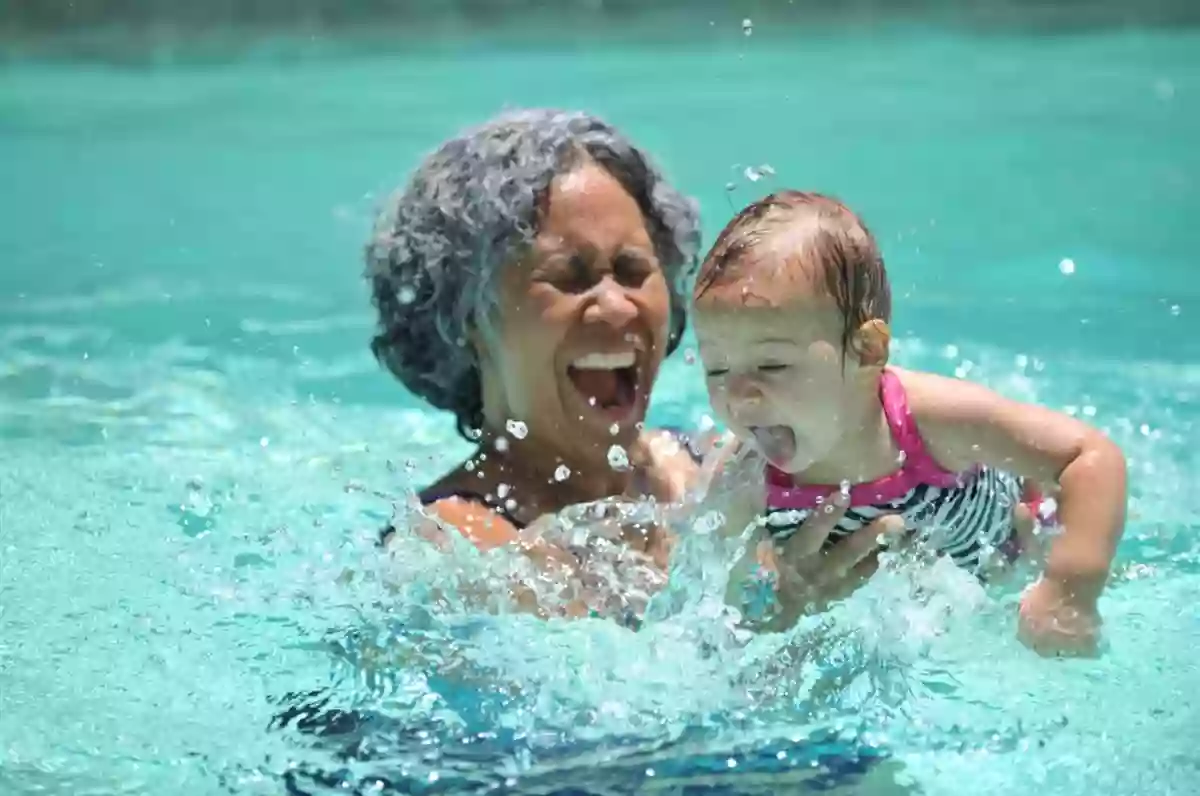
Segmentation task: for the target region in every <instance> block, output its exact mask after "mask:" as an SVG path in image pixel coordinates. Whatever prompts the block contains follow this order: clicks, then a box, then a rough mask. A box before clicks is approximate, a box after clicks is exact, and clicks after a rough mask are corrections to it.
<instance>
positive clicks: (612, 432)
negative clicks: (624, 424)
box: [608, 423, 621, 437]
mask: <svg viewBox="0 0 1200 796" xmlns="http://www.w3.org/2000/svg"><path fill="white" fill-rule="evenodd" d="M608 433H609V434H610V435H612V436H614V437H615V436H617V434H619V433H621V426H620V425H619V424H617V423H613V424H612V425H611V426H609V427H608Z"/></svg>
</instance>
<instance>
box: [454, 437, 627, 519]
mask: <svg viewBox="0 0 1200 796" xmlns="http://www.w3.org/2000/svg"><path fill="white" fill-rule="evenodd" d="M502 439H503V440H506V442H504V443H500V440H502ZM498 443H499V444H498ZM587 452H588V453H589V454H590V455H588V456H586V457H584V456H580V455H579V453H578V452H577V453H575V455H570V454H568V453H566V452H565V451H557V450H555V449H554V448H553V447H551V446H549V445H546V444H541V443H539V441H538V440H536V439H533V438H526V439H521V440H514V439H512V438H511V437H506V436H504V435H500V434H494V433H488V432H485V433H484V436H483V439H482V440H481V441H480V447H479V448H478V450H477V451H476V452H475V454H474V455H473V456H472V457H471V458H470V459H469V460H468V463H467V464H466V465H465V466H464V469H468V470H470V471H471V472H473V473H474V474H475V477H476V478H478V479H479V483H480V485H481V486H489V487H491V488H492V489H493V494H498V493H499V492H504V493H505V494H506V495H510V496H511V497H512V499H513V500H515V501H516V502H517V504H518V505H521V506H523V507H528V508H531V509H533V508H536V510H537V513H539V514H542V513H551V512H557V511H560V510H562V509H563V508H566V507H567V506H571V505H574V504H576V503H587V502H591V501H595V500H602V499H604V498H606V497H613V496H617V495H621V494H624V493H625V492H627V491H628V489H629V486H630V483H631V479H632V473H631V470H630V469H628V468H625V469H615V468H614V467H613V465H612V464H611V463H610V462H609V461H608V451H607V450H605V449H601V448H600V447H596V448H595V449H594V450H592V451H587ZM480 473H482V476H481V475H480Z"/></svg>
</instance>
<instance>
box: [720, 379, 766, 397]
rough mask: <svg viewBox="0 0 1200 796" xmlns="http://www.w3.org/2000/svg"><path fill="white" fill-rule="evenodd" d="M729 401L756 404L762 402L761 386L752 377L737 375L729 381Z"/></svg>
mask: <svg viewBox="0 0 1200 796" xmlns="http://www.w3.org/2000/svg"><path fill="white" fill-rule="evenodd" d="M728 390H729V400H730V401H732V402H735V403H745V404H757V403H758V402H759V401H761V400H762V397H763V393H762V385H760V384H759V382H758V380H757V379H755V378H753V377H752V376H747V375H745V374H738V375H736V376H733V377H731V378H730V379H729V387H728Z"/></svg>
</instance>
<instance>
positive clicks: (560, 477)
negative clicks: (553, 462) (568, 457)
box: [554, 464, 571, 482]
mask: <svg viewBox="0 0 1200 796" xmlns="http://www.w3.org/2000/svg"><path fill="white" fill-rule="evenodd" d="M570 477H571V468H570V467H567V466H566V465H565V464H560V465H559V466H558V469H557V470H555V471H554V480H555V481H559V482H562V481H566V480H567V479H568V478H570Z"/></svg>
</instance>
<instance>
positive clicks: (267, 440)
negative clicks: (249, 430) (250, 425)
mask: <svg viewBox="0 0 1200 796" xmlns="http://www.w3.org/2000/svg"><path fill="white" fill-rule="evenodd" d="M270 444H271V439H270V437H261V438H260V439H259V440H258V447H260V448H265V447H267V446H268V445H270Z"/></svg>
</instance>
